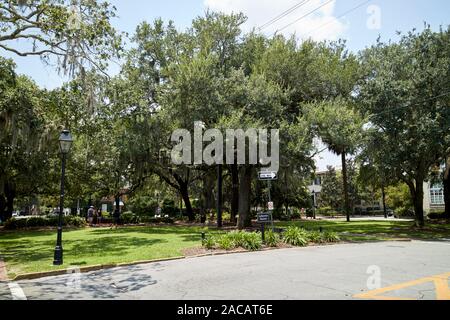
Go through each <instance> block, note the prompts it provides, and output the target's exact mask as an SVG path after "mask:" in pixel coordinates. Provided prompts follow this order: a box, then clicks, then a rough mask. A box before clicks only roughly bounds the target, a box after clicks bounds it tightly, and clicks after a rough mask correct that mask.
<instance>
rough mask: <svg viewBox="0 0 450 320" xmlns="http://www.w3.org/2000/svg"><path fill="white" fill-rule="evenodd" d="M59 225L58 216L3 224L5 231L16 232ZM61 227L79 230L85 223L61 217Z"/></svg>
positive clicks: (78, 219) (76, 218) (32, 218)
mask: <svg viewBox="0 0 450 320" xmlns="http://www.w3.org/2000/svg"><path fill="white" fill-rule="evenodd" d="M58 224H59V217H58V216H50V217H44V216H41V217H30V218H27V219H15V218H12V219H9V220H8V221H6V222H5V229H6V230H18V229H25V228H43V227H57V226H58ZM62 225H63V226H68V227H75V228H81V227H84V226H86V221H85V220H84V219H83V218H81V217H78V216H67V217H63V221H62Z"/></svg>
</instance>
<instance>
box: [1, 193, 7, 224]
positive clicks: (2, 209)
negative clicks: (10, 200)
mask: <svg viewBox="0 0 450 320" xmlns="http://www.w3.org/2000/svg"><path fill="white" fill-rule="evenodd" d="M5 209H6V199H5V197H4V196H3V195H2V194H0V220H1V221H2V222H4V221H6V219H5Z"/></svg>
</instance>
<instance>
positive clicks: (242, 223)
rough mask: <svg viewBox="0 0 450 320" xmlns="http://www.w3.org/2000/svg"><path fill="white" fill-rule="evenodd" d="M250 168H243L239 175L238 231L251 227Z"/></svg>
mask: <svg viewBox="0 0 450 320" xmlns="http://www.w3.org/2000/svg"><path fill="white" fill-rule="evenodd" d="M252 171H253V170H252V167H251V166H243V167H242V168H241V174H240V188H239V221H238V228H239V230H242V229H245V228H247V227H251V225H252V219H251V215H250V206H251V204H250V196H251V191H252V190H251V189H252Z"/></svg>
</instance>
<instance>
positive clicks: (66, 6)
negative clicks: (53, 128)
mask: <svg viewBox="0 0 450 320" xmlns="http://www.w3.org/2000/svg"><path fill="white" fill-rule="evenodd" d="M113 17H115V8H114V7H112V6H111V5H110V4H108V3H107V2H100V1H96V0H95V1H93V0H79V1H69V0H2V1H0V21H1V22H2V23H1V25H0V50H3V51H8V52H12V53H14V54H16V55H19V56H23V57H26V56H39V57H41V58H42V60H43V61H44V62H47V63H53V62H54V61H55V60H56V62H57V65H58V68H59V70H61V71H63V72H64V73H69V74H71V75H74V74H77V73H79V72H82V73H83V72H84V70H85V68H86V66H89V67H91V68H92V67H94V68H95V69H97V71H103V70H104V68H105V67H106V63H107V61H108V60H109V59H110V58H112V57H116V56H117V53H118V52H119V51H120V50H121V46H122V43H121V37H120V35H119V34H117V32H116V31H115V30H114V28H113V27H112V26H111V23H110V20H111V19H112V18H113Z"/></svg>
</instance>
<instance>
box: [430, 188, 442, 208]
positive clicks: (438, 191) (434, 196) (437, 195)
mask: <svg viewBox="0 0 450 320" xmlns="http://www.w3.org/2000/svg"><path fill="white" fill-rule="evenodd" d="M430 195H431V204H432V205H435V206H437V205H443V204H444V203H445V202H444V188H443V187H442V186H439V185H434V186H433V187H432V188H431V190H430Z"/></svg>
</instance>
